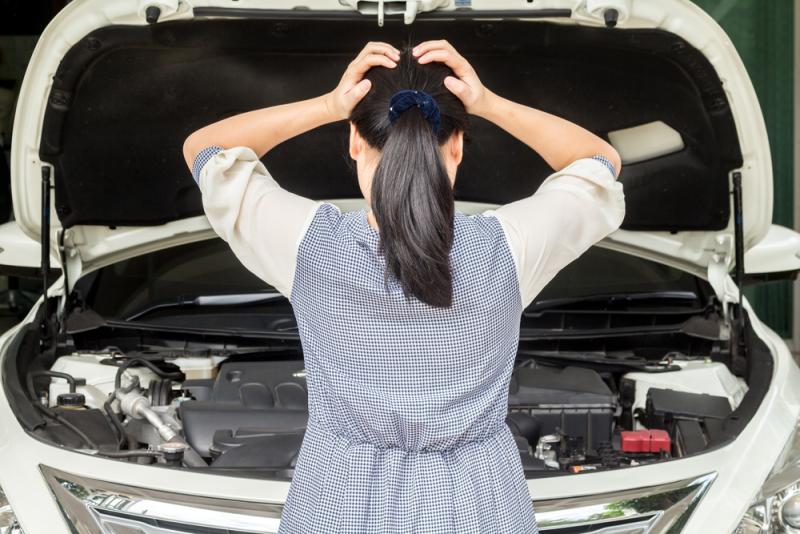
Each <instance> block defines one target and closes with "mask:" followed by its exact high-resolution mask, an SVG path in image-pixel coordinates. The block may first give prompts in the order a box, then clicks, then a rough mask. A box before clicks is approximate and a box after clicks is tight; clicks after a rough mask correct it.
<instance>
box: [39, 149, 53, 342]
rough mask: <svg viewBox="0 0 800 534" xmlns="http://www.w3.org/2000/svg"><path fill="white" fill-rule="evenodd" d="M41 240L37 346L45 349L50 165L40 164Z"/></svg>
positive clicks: (47, 334)
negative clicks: (40, 289)
mask: <svg viewBox="0 0 800 534" xmlns="http://www.w3.org/2000/svg"><path fill="white" fill-rule="evenodd" d="M41 242H42V295H43V302H42V307H43V313H42V320H41V322H40V323H39V329H40V333H41V337H40V339H39V346H40V347H41V348H42V349H43V350H45V349H47V348H49V347H50V328H49V320H50V310H49V307H50V306H49V301H48V298H47V289H48V287H49V286H50V280H49V278H48V276H47V274H48V272H50V166H49V165H43V166H42V228H41Z"/></svg>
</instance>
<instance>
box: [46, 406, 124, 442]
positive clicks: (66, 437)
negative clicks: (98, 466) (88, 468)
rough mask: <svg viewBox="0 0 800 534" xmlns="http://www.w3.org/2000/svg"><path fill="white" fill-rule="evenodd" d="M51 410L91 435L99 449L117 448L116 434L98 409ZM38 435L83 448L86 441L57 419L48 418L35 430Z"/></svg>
mask: <svg viewBox="0 0 800 534" xmlns="http://www.w3.org/2000/svg"><path fill="white" fill-rule="evenodd" d="M53 411H54V412H55V413H57V414H58V415H60V416H61V417H63V418H64V419H66V420H67V421H69V422H70V423H72V424H73V425H75V426H76V427H77V428H78V429H80V430H81V431H83V433H84V434H86V435H87V436H91V437H92V441H94V442H95V443H96V444H97V446H98V447H100V450H103V451H116V450H118V449H119V444H118V441H117V436H116V435H115V434H114V432H112V431H111V427H109V425H108V421H107V420H106V418H105V416H104V415H103V413H102V412H101V411H100V410H96V409H77V410H76V409H74V408H58V407H56V408H53ZM36 432H37V433H38V434H39V435H41V436H43V437H45V438H46V439H48V440H50V441H54V442H56V443H59V444H61V445H62V446H64V447H68V448H75V449H83V448H86V443H84V442H83V440H81V438H80V437H78V436H77V435H76V434H75V432H73V431H72V430H70V429H69V428H67V427H65V426H64V425H62V424H61V423H59V422H58V421H51V420H48V421H47V423H46V425H45V426H44V427H43V428H41V429H39V430H37V431H36Z"/></svg>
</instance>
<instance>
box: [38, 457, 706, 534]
mask: <svg viewBox="0 0 800 534" xmlns="http://www.w3.org/2000/svg"><path fill="white" fill-rule="evenodd" d="M40 469H41V471H42V474H43V475H44V478H45V480H46V481H47V484H48V485H49V487H50V490H51V491H52V492H53V495H54V496H55V498H56V500H57V501H58V504H59V507H60V508H61V511H62V513H63V515H64V518H65V519H66V521H67V523H68V524H69V525H70V526H71V527H72V530H73V532H77V533H80V534H96V533H103V534H129V533H137V534H168V533H169V534H175V533H184V534H196V533H199V532H203V533H208V534H252V533H256V532H258V533H274V532H277V530H278V523H279V520H280V515H281V511H282V509H283V507H282V505H280V504H265V503H257V502H251V501H236V500H228V499H217V498H214V497H204V496H197V495H186V494H179V493H171V492H166V491H161V490H152V489H148V488H141V487H135V486H128V485H125V484H117V483H113V482H105V481H101V480H96V479H93V478H88V477H84V476H80V475H74V474H71V473H67V472H64V471H61V470H58V469H54V468H52V467H48V466H45V465H41V466H40ZM576 476H581V475H576ZM715 478H716V473H709V474H706V475H702V476H698V477H694V478H690V479H685V480H680V481H677V482H672V483H668V484H660V485H657V486H649V487H644V488H636V489H630V490H624V491H618V492H612V493H602V494H597V495H588V496H582V497H568V498H564V499H551V500H541V501H534V503H533V505H534V508H535V510H536V519H537V522H538V524H539V529H540V531H541V532H543V533H547V534H567V533H569V534H645V533H647V534H662V533H663V534H666V533H670V534H671V533H675V532H680V531H681V529H682V528H683V526H684V525H685V524H686V521H688V519H689V517H690V516H691V514H692V512H693V511H694V509H695V507H696V506H697V504H698V503H699V502H700V500H701V499H702V498H703V496H704V495H705V494H706V492H707V491H708V489H709V487H710V486H711V484H712V483H713V481H714V479H715Z"/></svg>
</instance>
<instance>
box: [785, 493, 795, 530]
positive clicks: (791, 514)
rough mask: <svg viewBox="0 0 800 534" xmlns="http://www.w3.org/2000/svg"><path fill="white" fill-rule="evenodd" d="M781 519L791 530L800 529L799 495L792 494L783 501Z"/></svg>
mask: <svg viewBox="0 0 800 534" xmlns="http://www.w3.org/2000/svg"><path fill="white" fill-rule="evenodd" d="M781 519H782V520H783V522H784V523H785V524H787V525H788V526H790V527H792V528H800V493H794V494H792V495H791V496H789V498H788V499H786V500H785V501H783V506H781Z"/></svg>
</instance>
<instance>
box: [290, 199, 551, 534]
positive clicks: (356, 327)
mask: <svg viewBox="0 0 800 534" xmlns="http://www.w3.org/2000/svg"><path fill="white" fill-rule="evenodd" d="M454 224H455V235H454V243H453V248H452V253H451V264H452V270H453V305H452V307H451V308H449V309H441V308H433V307H431V306H428V305H426V304H424V303H421V302H420V301H419V300H417V299H413V298H411V299H406V298H405V297H404V296H403V290H402V288H401V287H400V286H399V285H398V284H397V283H396V282H394V281H393V280H390V281H389V283H388V291H387V288H386V286H385V282H384V270H385V263H384V261H383V259H382V256H381V255H380V254H378V243H379V237H378V236H379V234H378V232H377V231H376V230H374V229H373V228H372V227H371V226H370V225H369V224H368V222H367V217H366V212H365V211H364V210H362V211H358V212H350V213H344V214H341V213H340V212H339V210H338V209H336V208H335V207H334V206H332V205H329V204H323V205H322V206H320V208H319V209H318V210H317V212H316V214H315V216H314V218H313V220H312V221H311V224H310V226H309V228H308V231H307V233H306V235H305V237H304V238H303V240H302V242H301V243H300V247H299V252H298V258H297V270H296V274H295V279H294V284H293V290H292V297H291V301H292V305H293V307H294V311H295V315H296V317H297V321H298V326H299V329H300V336H301V339H302V344H303V352H304V354H305V362H306V369H307V371H308V390H309V412H310V413H309V424H308V430H307V432H306V435H305V440H304V441H303V446H302V449H301V452H300V456H299V459H298V462H297V468H296V471H295V476H294V479H293V481H292V485H291V489H290V491H289V497H288V500H287V503H286V507H285V509H284V513H283V518H282V520H281V527H280V532H282V533H299V532H320V533H334V532H336V533H338V532H364V533H378V532H381V533H383V532H386V533H399V532H425V533H429V532H439V533H448V534H449V533H466V532H491V533H509V534H525V533H531V532H536V531H537V528H536V522H535V520H534V514H533V506H532V503H531V497H530V494H529V492H528V487H527V484H526V482H525V478H524V474H523V471H522V465H521V462H520V457H519V453H518V452H517V448H516V446H515V443H514V440H513V438H512V435H511V432H510V431H509V429H508V427H507V426H506V424H505V417H506V413H507V409H508V406H507V397H508V382H509V379H510V376H511V371H512V369H513V366H514V359H515V356H516V350H517V342H518V338H519V321H520V313H521V311H522V310H521V300H520V290H519V285H518V281H517V274H516V271H515V266H514V260H513V258H512V255H511V252H510V250H509V247H508V245H507V243H506V239H505V238H504V234H503V230H502V227H501V225H500V223H499V221H498V220H497V219H496V218H494V217H491V216H481V215H476V216H466V215H463V214H457V215H456V217H455V222H454Z"/></svg>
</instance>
